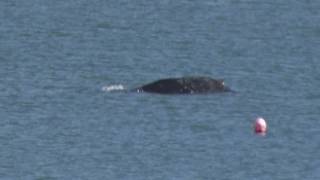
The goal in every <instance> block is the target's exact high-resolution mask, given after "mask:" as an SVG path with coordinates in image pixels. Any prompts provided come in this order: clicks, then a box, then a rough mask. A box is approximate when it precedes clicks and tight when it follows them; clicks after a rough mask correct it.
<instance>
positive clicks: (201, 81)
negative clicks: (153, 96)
mask: <svg viewBox="0 0 320 180" xmlns="http://www.w3.org/2000/svg"><path fill="white" fill-rule="evenodd" d="M134 91H136V92H149V93H159V94H193V93H198V94H199V93H216V92H227V91H230V89H229V88H228V87H226V86H225V85H224V82H223V80H217V79H212V78H209V77H181V78H167V79H160V80H158V81H154V82H152V83H149V84H146V85H143V86H141V87H138V88H136V89H134Z"/></svg>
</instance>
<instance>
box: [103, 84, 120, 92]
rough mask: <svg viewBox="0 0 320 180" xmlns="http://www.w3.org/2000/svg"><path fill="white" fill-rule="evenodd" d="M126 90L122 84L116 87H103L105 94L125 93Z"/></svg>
mask: <svg viewBox="0 0 320 180" xmlns="http://www.w3.org/2000/svg"><path fill="white" fill-rule="evenodd" d="M124 89H125V88H124V86H123V85H122V84H114V85H108V86H103V87H102V91H105V92H113V91H123V90H124Z"/></svg>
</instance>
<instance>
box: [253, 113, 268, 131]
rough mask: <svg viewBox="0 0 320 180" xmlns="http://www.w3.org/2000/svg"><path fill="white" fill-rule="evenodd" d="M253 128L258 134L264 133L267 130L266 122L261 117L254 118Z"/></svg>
mask: <svg viewBox="0 0 320 180" xmlns="http://www.w3.org/2000/svg"><path fill="white" fill-rule="evenodd" d="M254 130H255V132H256V133H259V134H265V133H266V132H267V123H266V121H265V120H264V119H263V118H262V117H258V118H257V119H256V122H255V124H254Z"/></svg>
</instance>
